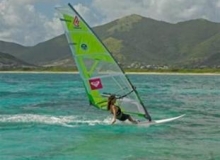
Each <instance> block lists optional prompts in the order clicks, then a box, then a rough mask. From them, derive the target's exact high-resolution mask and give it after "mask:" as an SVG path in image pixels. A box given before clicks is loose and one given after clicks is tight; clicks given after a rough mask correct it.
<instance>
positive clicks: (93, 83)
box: [89, 78, 103, 90]
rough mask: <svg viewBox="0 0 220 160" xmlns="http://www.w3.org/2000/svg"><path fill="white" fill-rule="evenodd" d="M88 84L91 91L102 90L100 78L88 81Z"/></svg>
mask: <svg viewBox="0 0 220 160" xmlns="http://www.w3.org/2000/svg"><path fill="white" fill-rule="evenodd" d="M89 84H90V88H91V90H97V89H101V88H103V87H102V82H101V79H100V78H95V79H90V80H89Z"/></svg>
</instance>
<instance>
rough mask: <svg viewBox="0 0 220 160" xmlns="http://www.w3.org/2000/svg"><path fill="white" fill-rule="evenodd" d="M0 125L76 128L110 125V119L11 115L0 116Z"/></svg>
mask: <svg viewBox="0 0 220 160" xmlns="http://www.w3.org/2000/svg"><path fill="white" fill-rule="evenodd" d="M0 123H39V124H48V125H60V126H64V127H77V126H79V125H90V126H94V125H107V124H109V123H110V118H106V119H104V120H97V119H96V120H90V119H85V118H84V117H80V116H52V115H38V114H13V115H0Z"/></svg>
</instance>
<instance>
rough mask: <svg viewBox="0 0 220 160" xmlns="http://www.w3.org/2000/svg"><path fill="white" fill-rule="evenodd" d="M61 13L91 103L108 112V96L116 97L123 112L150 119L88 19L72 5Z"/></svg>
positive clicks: (62, 8)
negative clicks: (86, 20) (113, 95)
mask: <svg viewBox="0 0 220 160" xmlns="http://www.w3.org/2000/svg"><path fill="white" fill-rule="evenodd" d="M57 10H58V11H59V15H60V20H61V22H62V24H63V27H64V29H65V35H66V37H67V40H68V43H69V47H70V49H71V52H72V55H73V58H74V60H75V62H76V65H77V68H78V71H79V73H80V76H81V78H82V80H83V83H84V86H85V89H86V93H87V95H88V98H89V101H90V104H92V105H93V106H95V107H97V108H100V109H106V107H107V97H108V96H109V95H110V94H115V95H116V96H117V97H119V99H118V100H117V103H118V105H119V106H120V107H121V108H122V110H123V112H125V113H130V114H134V115H138V116H142V117H146V118H147V117H149V114H148V112H147V110H146V108H145V107H144V105H143V103H142V102H141V100H140V98H139V96H138V94H137V91H136V90H135V89H134V87H133V86H132V84H131V82H130V81H129V79H128V78H127V77H126V75H125V74H124V72H123V70H122V69H121V68H120V67H119V65H118V64H117V62H116V61H115V59H114V58H113V56H112V55H111V53H110V52H109V51H108V49H107V48H106V47H105V45H104V44H103V43H102V42H101V40H100V39H99V38H98V37H97V36H96V34H95V33H94V32H93V30H92V29H91V28H90V27H89V25H88V24H87V23H86V22H85V20H84V19H83V18H82V17H81V16H80V15H79V14H78V13H77V12H76V10H75V9H74V8H73V7H72V6H71V5H70V4H69V5H68V6H67V7H59V8H57Z"/></svg>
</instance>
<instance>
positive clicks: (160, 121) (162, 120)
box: [137, 114, 185, 126]
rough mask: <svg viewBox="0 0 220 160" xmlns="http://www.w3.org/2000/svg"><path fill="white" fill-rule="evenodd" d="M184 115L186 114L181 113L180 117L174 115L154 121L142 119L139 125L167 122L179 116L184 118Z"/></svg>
mask: <svg viewBox="0 0 220 160" xmlns="http://www.w3.org/2000/svg"><path fill="white" fill-rule="evenodd" d="M183 116H185V114H183V115H180V116H178V117H172V118H167V119H161V120H154V121H151V122H149V121H141V122H139V123H138V124H137V125H140V126H150V125H155V124H160V123H167V122H171V121H174V120H177V119H179V118H182V117H183Z"/></svg>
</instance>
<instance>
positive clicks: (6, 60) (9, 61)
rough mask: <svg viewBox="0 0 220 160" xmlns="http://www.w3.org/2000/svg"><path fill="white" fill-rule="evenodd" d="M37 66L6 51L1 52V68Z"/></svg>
mask: <svg viewBox="0 0 220 160" xmlns="http://www.w3.org/2000/svg"><path fill="white" fill-rule="evenodd" d="M33 67H35V66H33V65H30V64H28V63H26V62H24V61H22V60H19V59H17V58H15V57H14V56H11V55H9V54H6V53H1V52H0V69H1V70H2V69H13V68H33Z"/></svg>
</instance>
